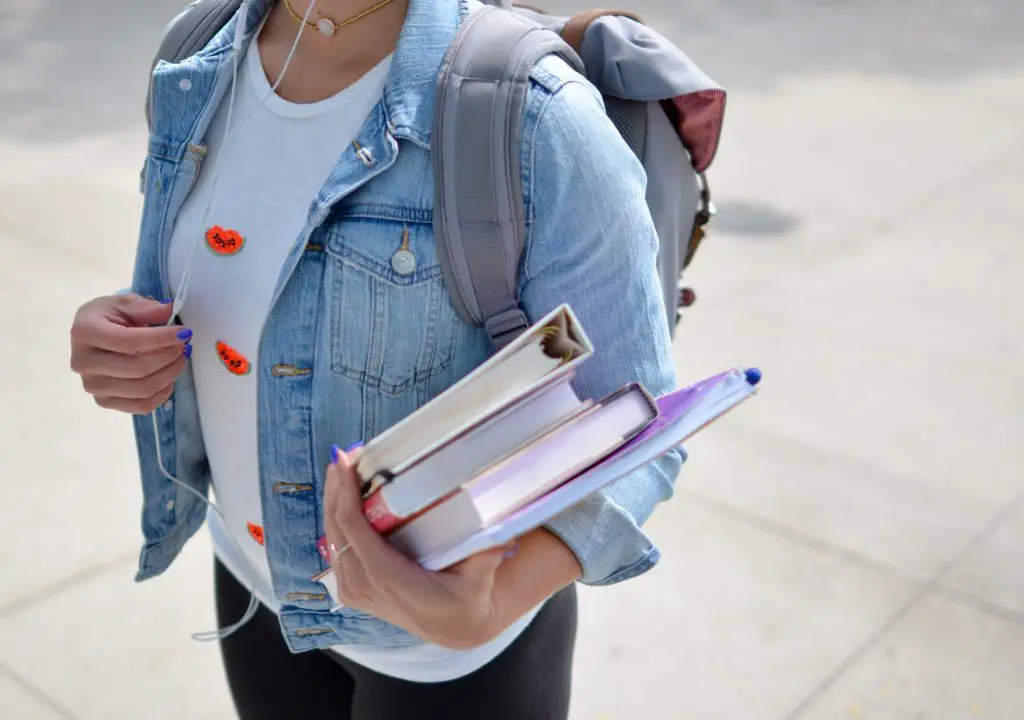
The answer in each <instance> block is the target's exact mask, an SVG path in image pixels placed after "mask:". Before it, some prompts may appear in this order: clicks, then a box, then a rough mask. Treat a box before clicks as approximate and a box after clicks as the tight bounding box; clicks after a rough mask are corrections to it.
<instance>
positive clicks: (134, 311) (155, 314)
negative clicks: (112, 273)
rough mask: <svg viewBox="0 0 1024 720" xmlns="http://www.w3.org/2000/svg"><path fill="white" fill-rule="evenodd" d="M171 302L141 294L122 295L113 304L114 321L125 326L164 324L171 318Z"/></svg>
mask: <svg viewBox="0 0 1024 720" xmlns="http://www.w3.org/2000/svg"><path fill="white" fill-rule="evenodd" d="M172 308H173V303H171V302H170V301H168V302H163V303H161V302H158V301H156V300H153V299H152V298H144V297H142V296H141V295H135V294H134V293H133V294H130V295H123V296H121V297H119V298H118V302H117V303H115V304H114V307H113V309H114V317H113V318H111V319H112V320H113V321H114V322H118V324H120V325H124V326H125V327H149V326H151V325H166V324H167V323H168V322H169V321H170V319H171V312H172V311H173V310H172Z"/></svg>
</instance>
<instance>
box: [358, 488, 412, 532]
mask: <svg viewBox="0 0 1024 720" xmlns="http://www.w3.org/2000/svg"><path fill="white" fill-rule="evenodd" d="M363 517H365V518H366V521H367V522H368V523H370V525H371V526H373V529H374V530H376V531H377V532H379V533H386V532H390V531H391V530H394V529H395V528H396V527H398V526H399V525H401V524H402V523H403V522H405V518H403V517H399V516H397V515H395V514H394V513H393V512H391V508H389V507H388V501H387V500H386V499H385V498H384V493H383V492H381V491H379V490H378V491H377V492H375V493H374V494H373V495H371V496H370V497H368V498H366V500H364V501H363Z"/></svg>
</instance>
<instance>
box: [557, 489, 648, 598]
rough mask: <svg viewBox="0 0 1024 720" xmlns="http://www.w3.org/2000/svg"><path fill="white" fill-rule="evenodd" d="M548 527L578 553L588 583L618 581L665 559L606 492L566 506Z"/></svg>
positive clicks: (585, 581) (646, 569)
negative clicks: (568, 506) (662, 558)
mask: <svg viewBox="0 0 1024 720" xmlns="http://www.w3.org/2000/svg"><path fill="white" fill-rule="evenodd" d="M545 528H546V529H547V530H549V531H550V532H552V533H553V534H554V535H555V536H557V537H558V538H559V539H560V540H561V541H562V542H563V543H565V545H566V546H567V547H568V548H569V549H570V550H572V552H573V554H574V555H576V559H577V560H578V561H579V563H580V567H582V568H583V576H582V578H580V582H581V583H583V584H584V585H614V584H615V583H618V582H622V581H623V580H628V579H630V578H633V577H636V576H637V575H642V574H643V573H645V572H647V571H648V570H650V569H651V568H652V567H654V566H655V564H657V562H658V560H659V559H661V553H660V552H659V550H658V548H657V547H656V546H655V545H654V544H653V543H652V542H651V540H650V538H648V537H647V535H646V534H645V533H644V531H643V530H642V529H640V527H639V526H638V525H637V524H636V522H635V521H634V519H633V518H632V516H630V515H629V513H627V512H626V511H625V510H623V509H622V508H620V507H619V506H618V505H616V504H615V503H614V502H612V500H610V499H609V498H608V497H607V496H606V495H605V494H604V493H596V494H594V495H591V496H589V497H588V498H586V499H585V500H584V501H583V502H581V503H580V504H578V505H576V506H574V507H571V508H569V509H568V510H565V511H564V512H562V513H560V514H559V515H557V516H555V517H554V518H552V519H551V520H550V521H549V522H548V523H547V525H545Z"/></svg>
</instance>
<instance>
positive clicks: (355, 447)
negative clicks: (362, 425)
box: [345, 440, 363, 453]
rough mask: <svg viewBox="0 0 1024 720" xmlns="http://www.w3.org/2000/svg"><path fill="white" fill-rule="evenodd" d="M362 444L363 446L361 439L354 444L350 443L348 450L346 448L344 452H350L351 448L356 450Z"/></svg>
mask: <svg viewBox="0 0 1024 720" xmlns="http://www.w3.org/2000/svg"><path fill="white" fill-rule="evenodd" d="M362 446H363V441H362V440H360V441H359V442H357V443H356V444H354V445H351V446H350V447H349V448H348V450H346V451H345V452H346V453H350V452H352V451H353V450H356V449H357V448H361V447H362Z"/></svg>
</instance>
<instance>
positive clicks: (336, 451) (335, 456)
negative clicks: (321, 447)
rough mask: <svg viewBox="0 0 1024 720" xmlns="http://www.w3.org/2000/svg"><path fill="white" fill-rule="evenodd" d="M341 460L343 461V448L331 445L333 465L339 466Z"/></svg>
mask: <svg viewBox="0 0 1024 720" xmlns="http://www.w3.org/2000/svg"><path fill="white" fill-rule="evenodd" d="M339 460H341V448H339V447H338V446H337V445H331V465H337V464H338V461H339Z"/></svg>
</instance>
